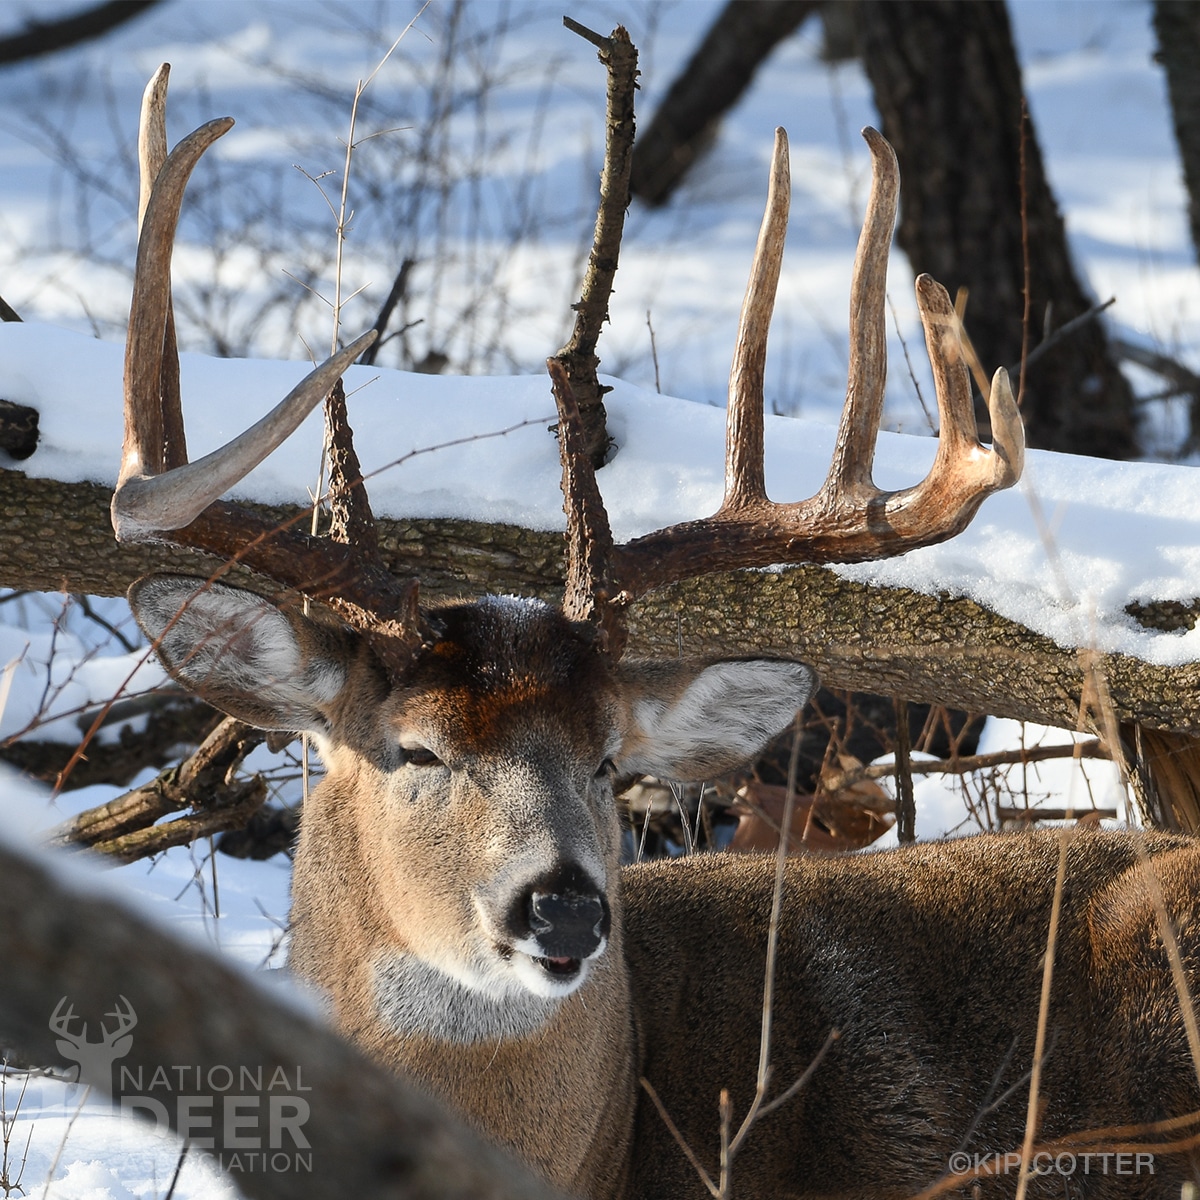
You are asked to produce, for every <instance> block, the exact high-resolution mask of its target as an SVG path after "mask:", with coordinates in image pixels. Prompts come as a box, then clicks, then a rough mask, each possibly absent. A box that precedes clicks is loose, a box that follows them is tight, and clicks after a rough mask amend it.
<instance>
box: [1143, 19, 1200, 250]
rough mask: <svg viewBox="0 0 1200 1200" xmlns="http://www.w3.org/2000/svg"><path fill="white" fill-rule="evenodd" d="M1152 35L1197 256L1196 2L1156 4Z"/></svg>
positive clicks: (1199, 115)
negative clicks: (1164, 81)
mask: <svg viewBox="0 0 1200 1200" xmlns="http://www.w3.org/2000/svg"><path fill="white" fill-rule="evenodd" d="M1154 32H1155V33H1156V34H1157V35H1158V53H1157V54H1156V55H1155V56H1154V57H1155V58H1156V59H1157V60H1158V61H1159V62H1160V63H1162V66H1163V70H1164V71H1165V72H1166V75H1167V94H1168V95H1169V96H1170V98H1171V116H1172V117H1173V118H1174V121H1175V140H1176V141H1177V142H1178V143H1179V157H1180V158H1181V159H1182V161H1183V181H1184V183H1185V184H1186V185H1187V192H1188V219H1189V221H1190V223H1191V229H1192V245H1193V246H1194V247H1195V249H1196V253H1197V255H1198V256H1200V5H1197V4H1196V3H1195V0H1155V3H1154Z"/></svg>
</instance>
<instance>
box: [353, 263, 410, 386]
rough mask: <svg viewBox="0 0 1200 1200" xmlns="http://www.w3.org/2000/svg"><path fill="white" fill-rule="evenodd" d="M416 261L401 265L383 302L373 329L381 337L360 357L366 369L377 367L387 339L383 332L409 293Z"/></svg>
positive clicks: (359, 359)
mask: <svg viewBox="0 0 1200 1200" xmlns="http://www.w3.org/2000/svg"><path fill="white" fill-rule="evenodd" d="M416 265H417V264H416V260H415V259H412V258H406V259H405V260H404V261H403V262H402V263H401V264H400V270H399V271H397V272H396V278H395V279H393V280H392V288H391V291H389V292H388V294H387V299H386V300H385V301H384V302H383V306H382V307H381V308H380V310H379V316H377V317H376V318H375V324H374V325H373V326H372V328H373V329H374V330H375V332H376V333H377V334H379V337H377V338H376V339H375V341H373V342H372V343H371V344H370V345H369V346H368V347H367V348H366V349H365V350H364V351H363V352H362V353H361V354H360V355H359V356H358V361H359V363H360V364H361V365H362V366H364V367H371V366H374V365H375V359H376V357H377V356H378V354H379V349H380V347H381V346H382V345H383V343H384V341H386V340H387V339H385V338H384V336H383V331H384V330H385V329H386V328H387V324H388V322H389V321H390V320H391V319H392V313H393V312H395V311H396V305H397V304H399V303H400V301H401V300H402V299H403V298H404V293H405V292H406V291H408V278H409V276H410V275H411V274H412V270H413V267H415V266H416Z"/></svg>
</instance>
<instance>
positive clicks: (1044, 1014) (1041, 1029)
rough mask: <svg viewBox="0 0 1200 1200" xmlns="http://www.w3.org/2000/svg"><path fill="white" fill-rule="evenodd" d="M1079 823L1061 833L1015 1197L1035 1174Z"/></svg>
mask: <svg viewBox="0 0 1200 1200" xmlns="http://www.w3.org/2000/svg"><path fill="white" fill-rule="evenodd" d="M1076 828H1077V827H1076V826H1074V825H1064V826H1063V828H1062V830H1061V832H1060V833H1059V835H1058V869H1057V871H1056V872H1055V875H1054V899H1053V901H1052V902H1051V905H1050V928H1049V930H1048V931H1047V933H1046V953H1045V956H1044V957H1043V959H1042V994H1041V999H1040V1000H1039V1002H1038V1019H1037V1033H1036V1035H1035V1036H1034V1042H1033V1070H1032V1071H1031V1072H1030V1074H1029V1105H1028V1108H1027V1109H1026V1111H1025V1140H1024V1142H1023V1143H1022V1146H1021V1173H1020V1175H1019V1176H1018V1177H1017V1192H1016V1197H1015V1200H1025V1192H1026V1189H1027V1188H1028V1187H1029V1179H1030V1176H1031V1175H1032V1174H1033V1170H1032V1168H1031V1163H1032V1162H1033V1141H1034V1138H1035V1137H1036V1136H1037V1123H1038V1100H1039V1088H1040V1085H1041V1082H1042V1059H1043V1055H1044V1054H1045V1051H1046V1028H1047V1026H1048V1024H1049V1021H1050V989H1051V987H1052V985H1053V983H1054V953H1055V950H1056V949H1057V948H1058V921H1059V916H1060V915H1061V913H1062V895H1063V885H1064V884H1065V883H1066V878H1067V849H1068V847H1069V846H1070V844H1071V840H1072V838H1073V837H1074V836H1075V830H1076Z"/></svg>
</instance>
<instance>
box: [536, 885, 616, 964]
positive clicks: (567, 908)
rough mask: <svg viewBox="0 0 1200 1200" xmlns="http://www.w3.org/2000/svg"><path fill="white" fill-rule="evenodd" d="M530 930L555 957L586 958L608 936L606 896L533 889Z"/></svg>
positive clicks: (544, 948) (608, 918) (539, 942)
mask: <svg viewBox="0 0 1200 1200" xmlns="http://www.w3.org/2000/svg"><path fill="white" fill-rule="evenodd" d="M527 919H528V921H529V929H530V932H531V933H532V934H533V935H534V937H536V938H537V940H538V944H539V945H540V946H541V948H542V950H543V951H545V953H546V954H547V955H548V956H550V957H553V958H587V957H589V956H590V955H592V954H594V953H595V952H596V950H597V949H598V948H599V946H600V943H601V942H602V941H603V940H604V938H605V937H607V936H608V930H609V926H610V925H611V923H612V920H611V917H610V915H609V911H608V903H607V902H606V901H605V899H604V897H603V896H597V895H595V894H589V895H582V894H580V893H578V892H536V891H535V892H531V893H530V895H529V904H528V911H527Z"/></svg>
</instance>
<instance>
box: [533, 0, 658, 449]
mask: <svg viewBox="0 0 1200 1200" xmlns="http://www.w3.org/2000/svg"><path fill="white" fill-rule="evenodd" d="M563 24H565V25H566V26H567V28H568V29H571V30H573V31H574V32H575V33H578V34H580V36H582V37H585V38H587V40H588V41H590V42H591V43H592V44H593V45H596V46H599V48H600V61H601V62H602V63H603V64H604V65H605V67H606V68H607V69H608V104H607V119H606V122H605V139H604V168H603V170H602V171H601V173H600V205H599V208H598V210H597V212H596V231H595V234H594V235H593V239H592V251H591V254H590V255H589V256H588V266H587V274H586V275H585V276H584V280H583V291H582V294H581V295H580V299H579V303H578V304H576V305H575V306H574V307H575V328H574V330H573V331H572V333H571V338H570V340H569V341H568V342H567V344H566V345H565V346H564V347H563V348H562V349H561V350H560V351H559V352H558V353H557V354H556V355H555V356H554V357H555V358H556V359H557V360H558V361H559V362H560V363H562V365H563V367H564V368H565V369H566V372H567V378H568V379H569V380H570V383H571V390H572V391H573V392H574V394H575V400H576V402H577V403H578V405H579V414H580V418H581V425H580V430H581V434H582V436H583V443H584V449H585V451H586V453H587V456H588V458H590V459H591V461H592V465H593V466H594V467H602V466H603V465H604V460H605V459H606V458H607V457H608V448H609V444H610V442H609V437H608V431H607V429H606V427H605V420H606V416H605V412H604V399H603V397H604V393H605V392H607V391H609V390H610V389H609V388H607V387H603V386H601V384H600V380H599V379H598V378H597V376H596V368H597V367H598V366H599V365H600V360H599V358H597V357H596V342H597V341H598V340H599V338H600V330H601V329H602V328H603V325H604V322H605V321H607V320H608V301H609V297H610V296H611V295H612V285H613V279H614V277H615V276H616V273H617V262H618V260H619V258H620V255H621V234H622V231H623V230H624V228H625V210H626V209H627V208H628V207H629V171H630V167H631V165H632V163H633V134H634V119H633V94H634V92H635V91H636V90H637V76H638V70H637V47H636V46H634V44H633V42H631V41H630V40H629V34H628V33H627V32H626V31H625V29H624V27H623V26H620V25H618V26H617V28H616V29H614V30H613V31H612V34H611V36H609V37H607V38H605V37H602V36H601V35H599V34H596V33H593V32H592V31H591V30H590V29H585V28H584V26H582V25H580V24H579V23H578V22H576V21H572V20H570V18H568V17H564V18H563Z"/></svg>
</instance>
